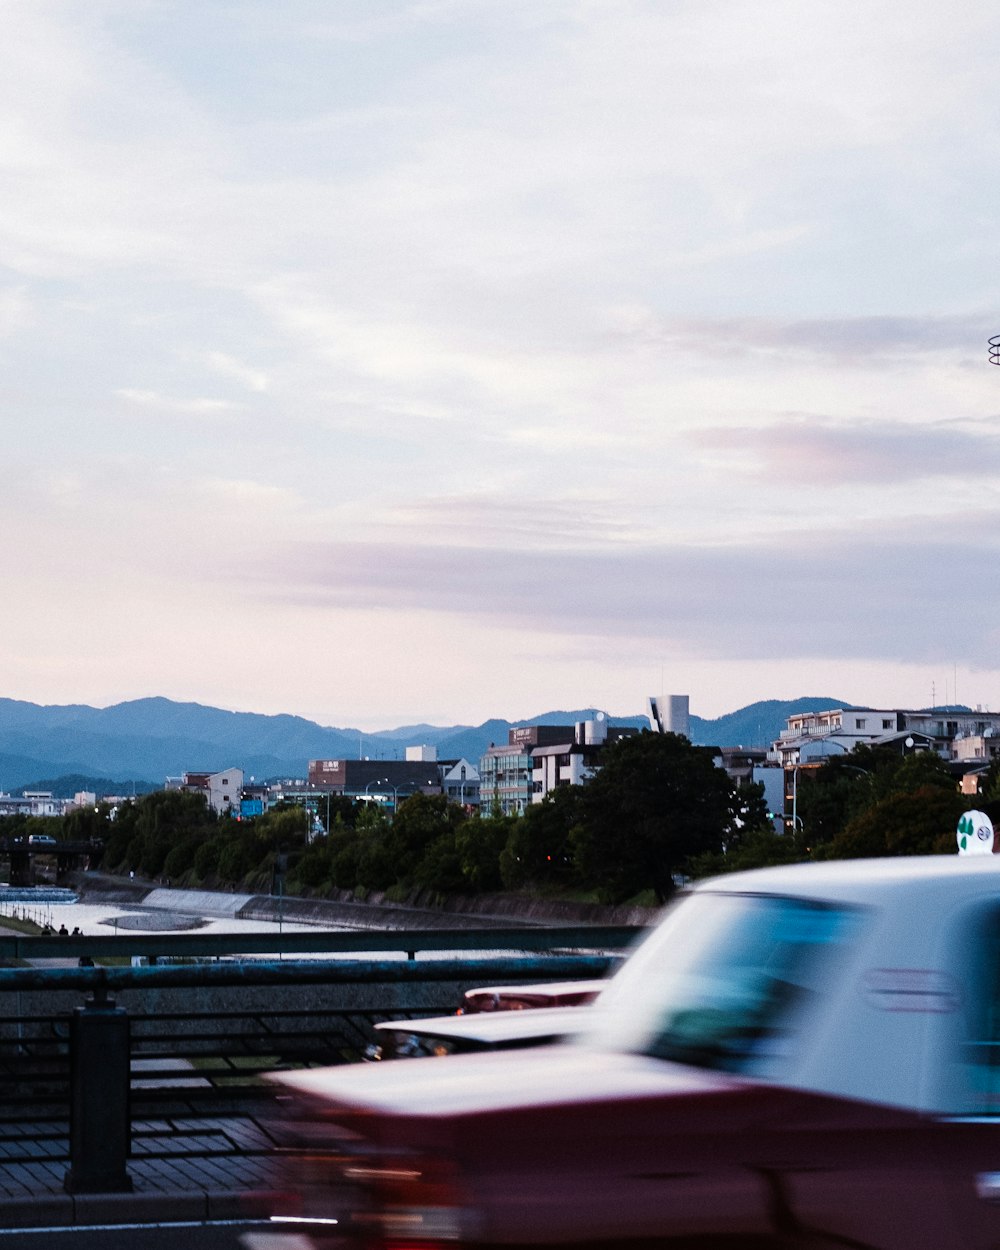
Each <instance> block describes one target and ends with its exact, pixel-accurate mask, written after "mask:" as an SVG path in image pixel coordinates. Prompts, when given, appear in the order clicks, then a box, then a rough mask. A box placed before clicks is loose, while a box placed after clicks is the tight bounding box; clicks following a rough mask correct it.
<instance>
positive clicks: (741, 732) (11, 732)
mask: <svg viewBox="0 0 1000 1250" xmlns="http://www.w3.org/2000/svg"><path fill="white" fill-rule="evenodd" d="M843 706H845V704H844V702H843V700H837V699H825V698H818V697H810V698H802V699H788V700H778V699H768V700H765V701H763V702H760V703H751V704H750V705H748V706H747V707H744V708H740V709H739V710H738V711H735V712H730V713H728V714H727V715H725V716H720V717H718V718H717V719H715V720H706V719H703V718H702V717H699V716H692V717H691V725H690V728H691V740H692V741H693V742H695V743H696V744H699V745H710V746H744V747H748V748H749V747H751V746H767V745H768V744H769V743H770V742H772V741H773V740H774V739H775V738H777V736H778V734H779V733H780V731H781V730H782V729H783V728H784V727H785V722H786V720H787V718H788V717H789V716H790V715H791V714H792V713H793V712H806V711H820V710H822V709H824V708H830V707H843ZM596 710H597V709H594V708H583V709H577V710H576V711H554V712H543V713H541V714H540V715H538V716H531V717H527V718H525V719H524V720H519V721H507V720H503V719H500V718H497V719H492V720H488V721H484V722H483V724H481V725H475V726H471V725H451V726H435V725H429V724H416V725H405V726H400V727H399V728H397V729H387V730H383V731H380V732H378V733H362V731H361V730H359V729H350V728H348V729H337V728H331V727H324V726H322V725H318V724H316V723H315V722H314V721H309V720H306V719H304V718H303V717H301V716H291V715H279V716H265V715H262V714H260V713H256V712H227V711H223V710H222V709H220V708H214V707H206V706H203V705H202V704H199V703H176V702H174V701H173V700H171V699H167V698H162V697H156V698H148V699H135V700H131V701H129V702H126V703H116V704H114V705H112V706H111V707H107V708H93V707H88V706H86V705H81V704H70V705H64V706H43V705H40V704H37V703H28V702H22V701H20V700H17V699H3V698H0V790H2V791H7V792H11V791H17V790H19V789H22V788H23V787H25V786H27V785H30V784H32V783H34V782H37V781H38V780H39V779H40V778H54V779H58V778H62V777H66V778H69V777H70V776H73V777H74V778H75V779H79V778H90V779H100V778H116V779H117V780H116V781H115V782H113V783H112V782H109V783H108V785H109V787H110V786H112V785H114V786H118V787H119V789H117V790H113V789H107V790H104V791H102V792H103V793H121V787H123V786H124V785H125V784H126V783H130V782H133V781H135V782H143V781H145V782H156V781H158V779H162V778H166V777H171V776H179V775H180V774H181V773H182V772H185V771H195V770H201V769H206V770H208V769H212V770H215V769H221V768H229V767H238V768H242V769H243V770H244V772H245V773H246V775H247V776H248V777H250V776H253V777H256V778H259V779H264V778H277V777H289V778H291V777H305V775H306V771H307V768H308V763H309V760H311V759H357V758H358V757H359V754H361V755H364V756H371V757H373V758H381V759H401V758H402V757H403V756H404V754H405V748H406V747H407V746H419V745H428V746H434V747H436V748H437V752H438V758H439V759H455V758H460V757H463V756H464V757H465V758H466V759H469V760H471V761H473V763H477V762H478V760H479V757H480V756H481V755H482V754H483V753H484V751H485V750H486V749H487V747H489V746H490V745H491V744H494V743H495V744H498V745H499V744H501V743H504V742H506V741H507V735H508V732H509V730H510V729H512V728H515V727H517V726H519V725H535V724H549V725H573V724H576V723H577V722H578V721H583V720H589V719H591V718H592V717H593V716H594V714H595V711H596ZM609 721H610V723H611V724H612V725H633V726H636V727H639V728H642V727H648V726H649V720H648V718H647V717H646V716H645V715H642V714H638V715H635V716H611V717H609ZM49 788H51V787H49ZM77 788H84V787H77ZM91 788H93V787H91Z"/></svg>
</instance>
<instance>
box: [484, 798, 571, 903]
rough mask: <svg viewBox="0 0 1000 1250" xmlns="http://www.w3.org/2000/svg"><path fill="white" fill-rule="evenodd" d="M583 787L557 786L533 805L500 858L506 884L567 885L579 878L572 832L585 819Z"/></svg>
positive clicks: (516, 824) (518, 822)
mask: <svg viewBox="0 0 1000 1250" xmlns="http://www.w3.org/2000/svg"><path fill="white" fill-rule="evenodd" d="M583 792H584V787H583V786H558V787H557V788H556V789H555V790H551V791H550V792H549V793H548V794H547V795H546V796H545V798H544V799H543V800H542V802H541V803H532V805H531V806H530V807H529V808H528V810H527V811H526V812H525V813H524V815H523V816H521V817H519V818H517V820H516V821H515V820H512V821H511V824H512V828H511V830H510V834H509V836H508V838H507V842H506V845H505V846H504V848H503V851H502V852H501V855H500V870H501V872H502V874H503V881H504V884H505V885H508V886H511V887H513V888H518V887H520V886H524V885H531V886H533V887H535V888H536V889H541V890H545V889H551V888H552V887H553V886H556V887H558V886H567V885H569V884H571V883H573V882H575V881H576V879H577V876H578V870H577V863H576V852H575V847H574V845H573V839H572V834H573V830H574V829H575V828H576V826H577V825H578V824H579V823H580V821H581V820H582V819H583Z"/></svg>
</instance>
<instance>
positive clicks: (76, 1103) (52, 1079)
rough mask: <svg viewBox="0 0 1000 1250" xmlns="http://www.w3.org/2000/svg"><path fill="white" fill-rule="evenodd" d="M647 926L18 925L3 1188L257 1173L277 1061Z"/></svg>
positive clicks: (6, 1040) (535, 971) (592, 965)
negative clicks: (29, 931) (270, 1075)
mask: <svg viewBox="0 0 1000 1250" xmlns="http://www.w3.org/2000/svg"><path fill="white" fill-rule="evenodd" d="M641 932H642V930H641V929H639V928H635V927H629V926H616V927H607V926H587V925H584V926H573V927H558V928H546V929H543V928H530V929H525V928H508V929H497V928H493V929H484V930H470V929H457V930H441V929H436V930H426V931H424V930H421V931H412V930H397V931H395V932H386V931H384V930H382V931H377V932H368V931H361V930H356V931H353V932H331V931H317V932H307V933H281V934H274V933H269V934H260V933H255V934H250V935H237V934H225V933H223V934H204V933H186V934H176V933H169V934H165V933H156V934H150V933H129V934H128V936H120V935H119V936H115V935H113V934H111V933H109V934H102V935H99V936H92V937H91V936H88V937H25V936H20V935H10V936H2V937H0V963H2V964H3V965H4V966H2V967H0V1004H2V1006H0V1088H2V1089H3V1093H4V1096H3V1097H2V1098H0V1194H4V1193H6V1195H7V1196H8V1197H11V1196H13V1197H18V1196H19V1195H20V1196H24V1198H25V1201H26V1202H27V1200H28V1196H29V1194H30V1192H31V1188H30V1187H31V1185H35V1186H42V1187H44V1185H46V1184H47V1185H48V1186H49V1191H48V1192H50V1193H51V1192H52V1188H51V1187H52V1184H53V1176H57V1177H58V1178H59V1180H60V1185H61V1187H63V1188H64V1189H65V1190H66V1191H67V1192H68V1193H69V1194H71V1195H75V1196H77V1197H75V1198H74V1201H75V1202H78V1201H79V1200H80V1196H86V1195H88V1194H108V1193H115V1192H117V1193H126V1192H129V1191H131V1190H132V1189H133V1186H135V1187H136V1188H141V1187H142V1186H149V1185H152V1184H154V1183H159V1182H157V1181H156V1178H162V1177H163V1176H164V1175H167V1174H173V1175H175V1176H176V1175H179V1174H180V1170H182V1169H183V1168H184V1167H185V1166H190V1167H196V1168H197V1169H199V1170H200V1173H201V1174H204V1175H209V1174H210V1173H211V1172H212V1169H215V1170H216V1171H219V1169H221V1168H223V1167H224V1166H225V1165H226V1163H227V1161H233V1160H235V1161H236V1163H238V1164H239V1167H238V1168H236V1167H234V1168H233V1170H232V1176H233V1177H234V1178H236V1179H233V1181H232V1184H233V1185H236V1186H237V1187H238V1186H239V1185H240V1184H243V1185H247V1184H249V1183H250V1182H252V1181H253V1178H254V1177H259V1176H260V1165H262V1164H263V1163H265V1162H268V1161H269V1160H270V1156H271V1155H272V1154H273V1153H274V1151H275V1149H276V1142H275V1138H274V1135H273V1132H272V1130H271V1129H265V1128H264V1127H262V1126H263V1125H265V1124H267V1123H268V1121H269V1120H273V1119H274V1110H275V1108H274V1098H275V1093H274V1089H273V1087H272V1086H270V1085H269V1084H268V1083H267V1082H266V1081H264V1080H263V1076H264V1074H265V1073H266V1072H270V1071H275V1070H281V1069H284V1068H291V1067H300V1066H303V1065H315V1064H336V1063H349V1062H355V1061H358V1060H360V1059H361V1057H362V1055H363V1052H364V1050H365V1047H366V1046H367V1045H368V1044H369V1043H370V1042H371V1041H372V1040H373V1028H374V1025H375V1023H377V1022H378V1021H380V1020H386V1019H399V1018H407V1017H416V1016H420V1015H437V1014H442V1013H447V1012H451V1011H454V1010H455V1009H456V1007H457V1006H458V1004H459V1002H460V1000H461V995H462V993H463V992H464V990H466V989H469V988H472V987H473V986H476V985H483V984H496V983H511V982H514V983H530V982H532V981H535V982H537V981H548V980H571V979H577V978H579V979H589V978H593V977H596V976H601V975H604V974H605V973H607V972H608V971H610V970H611V969H612V968H613V967H615V966H616V964H617V963H618V961H619V959H620V957H621V953H622V951H623V949H624V948H625V946H627V945H628V944H629V943H631V942H632V941H634V940H635V939H636V937H637V936H638V935H639V934H641ZM26 1126H28V1127H27V1128H26ZM255 1165H256V1166H257V1170H256V1171H255ZM32 1177H33V1178H34V1179H33V1180H32V1179H31V1178H32ZM25 1178H28V1179H25ZM151 1178H152V1179H151ZM239 1178H243V1179H242V1180H240V1179H239ZM247 1178H249V1181H248V1180H247ZM257 1183H258V1184H259V1180H258V1182H257ZM19 1185H20V1186H22V1188H23V1190H24V1192H23V1194H21V1191H20V1190H19V1189H18V1188H17V1187H18V1186H19ZM25 1187H26V1188H25Z"/></svg>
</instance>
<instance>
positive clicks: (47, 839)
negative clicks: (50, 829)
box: [28, 833, 59, 848]
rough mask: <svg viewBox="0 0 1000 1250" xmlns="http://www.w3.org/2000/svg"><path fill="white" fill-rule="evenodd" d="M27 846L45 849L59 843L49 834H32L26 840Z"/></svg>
mask: <svg viewBox="0 0 1000 1250" xmlns="http://www.w3.org/2000/svg"><path fill="white" fill-rule="evenodd" d="M28 845H29V846H34V847H39V848H45V847H50V846H58V845H59V843H58V842H57V841H56V839H55V838H54V837H53V836H52V834H51V833H33V834H32V835H31V836H30V837H29V838H28Z"/></svg>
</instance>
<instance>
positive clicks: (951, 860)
mask: <svg viewBox="0 0 1000 1250" xmlns="http://www.w3.org/2000/svg"><path fill="white" fill-rule="evenodd" d="M690 889H691V890H692V891H694V892H702V891H708V892H719V891H725V892H727V893H741V894H750V893H752V894H780V895H790V896H794V897H799V898H808V899H814V900H816V901H817V902H823V901H828V902H838V903H855V904H858V905H862V906H863V905H864V904H866V903H874V902H879V903H885V902H887V901H888V900H889V899H890V898H891V897H897V898H898V899H899V901H900V902H901V903H902V902H904V901H908V900H915V899H917V898H920V897H922V896H924V895H928V894H932V895H933V896H934V897H935V898H936V899H938V900H939V901H941V902H945V901H947V900H949V899H950V900H952V901H958V900H962V899H969V898H972V897H976V896H989V895H995V894H996V893H997V892H998V891H1000V856H993V855H958V854H955V855H913V856H899V857H898V858H892V859H854V860H829V861H827V862H824V863H811V864H787V865H784V866H782V867H777V868H755V869H751V870H750V871H747V872H740V873H733V874H732V875H730V876H722V877H712V878H709V879H708V880H706V881H699V882H696V883H694V884H693V885H692V886H691V887H690Z"/></svg>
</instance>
